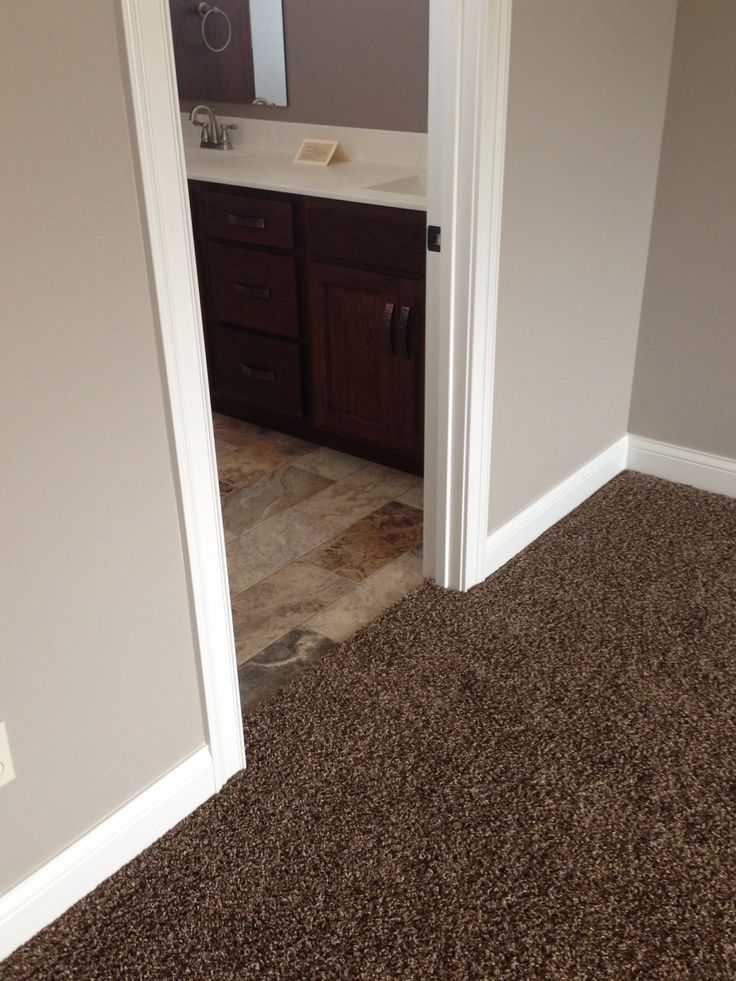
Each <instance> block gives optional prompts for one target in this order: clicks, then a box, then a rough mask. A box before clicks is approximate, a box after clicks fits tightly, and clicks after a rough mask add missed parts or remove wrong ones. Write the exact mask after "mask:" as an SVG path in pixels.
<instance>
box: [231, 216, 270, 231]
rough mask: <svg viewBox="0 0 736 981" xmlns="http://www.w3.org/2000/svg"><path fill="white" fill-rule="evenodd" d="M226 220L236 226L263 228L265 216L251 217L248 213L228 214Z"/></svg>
mask: <svg viewBox="0 0 736 981" xmlns="http://www.w3.org/2000/svg"><path fill="white" fill-rule="evenodd" d="M227 220H228V221H229V222H230V224H231V225H237V226H238V228H265V227H266V219H265V218H251V217H249V216H248V215H228V216H227Z"/></svg>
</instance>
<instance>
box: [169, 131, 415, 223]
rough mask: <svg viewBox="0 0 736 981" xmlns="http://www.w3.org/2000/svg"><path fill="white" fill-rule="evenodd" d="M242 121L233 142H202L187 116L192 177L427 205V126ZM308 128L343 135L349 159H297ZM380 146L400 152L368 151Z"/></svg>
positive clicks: (377, 201)
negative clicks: (400, 128) (397, 129)
mask: <svg viewBox="0 0 736 981" xmlns="http://www.w3.org/2000/svg"><path fill="white" fill-rule="evenodd" d="M223 118H228V117H223ZM238 123H239V127H238V130H237V131H234V133H233V142H234V144H235V145H234V148H233V149H232V150H202V149H200V147H199V146H197V145H196V144H195V145H192V141H193V139H194V133H193V132H192V129H193V127H191V124H189V123H188V121H187V120H186V118H183V119H182V129H183V134H184V144H185V145H184V158H185V162H186V169H187V177H189V178H190V179H191V180H200V181H210V182H212V183H215V184H234V185H237V186H240V187H253V188H258V189H261V190H266V191H282V192H285V193H287V194H305V195H307V196H309V197H320V198H333V199H335V200H341V201H357V202H361V203H364V204H377V205H384V206H386V207H392V208H408V209H410V210H412V211H426V208H427V196H426V184H425V176H424V167H423V166H422V165H421V164H422V163H424V160H423V159H422V157H423V151H424V153H425V154H426V137H424V135H423V134H421V135H419V134H396V133H386V132H383V131H365V130H364V131H361V130H338V129H337V128H328V127H321V126H320V127H316V126H309V127H307V126H299V128H297V125H296V124H291V125H290V124H270V126H269V124H266V123H258V124H254V123H253V122H252V121H249V120H238ZM303 135H314V136H316V137H320V138H327V139H330V138H333V139H339V140H340V145H341V148H342V149H343V155H344V156H345V157H349V159H341V160H338V161H336V162H334V163H330V164H329V165H328V166H327V167H320V166H315V165H313V164H296V163H294V157H295V155H296V152H297V150H298V149H299V145H300V140H301V138H302V136H303ZM379 154H380V156H381V157H386V158H390V157H393V158H394V159H376V160H373V159H366V157H367V156H370V157H373V156H378V155H379ZM425 159H426V158H425ZM420 161H421V163H420ZM392 184H393V185H394V186H393V187H392V186H391V185H392ZM376 185H378V186H376ZM385 185H389V186H388V187H386V186H385Z"/></svg>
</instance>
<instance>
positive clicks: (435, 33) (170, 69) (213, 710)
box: [121, 0, 511, 786]
mask: <svg viewBox="0 0 736 981" xmlns="http://www.w3.org/2000/svg"><path fill="white" fill-rule="evenodd" d="M121 9H122V16H123V22H124V29H125V38H126V46H127V61H128V65H129V69H130V81H131V98H132V106H133V116H134V120H135V125H136V131H137V136H138V146H139V158H140V169H141V187H142V192H143V198H144V213H145V215H146V218H147V225H148V227H147V230H146V231H147V238H148V242H149V247H150V251H151V264H152V269H153V275H154V280H155V292H156V299H157V306H158V311H159V316H160V322H161V335H162V348H163V355H164V364H165V371H166V376H167V380H168V386H169V396H170V405H171V418H172V430H173V437H174V444H175V451H176V456H177V462H178V466H179V474H180V482H181V498H182V515H183V526H184V536H185V540H186V543H187V550H188V557H189V565H190V579H191V588H192V598H193V607H194V611H195V618H196V624H197V632H198V636H199V644H200V659H201V664H202V679H203V690H204V697H205V703H206V711H207V718H208V725H209V732H210V747H211V751H212V755H213V760H214V764H215V778H216V783H217V784H218V786H221V785H222V783H224V781H225V780H226V779H227V778H228V777H229V776H231V775H232V774H233V773H235V772H236V771H237V770H238V769H240V768H242V766H243V764H244V755H243V746H242V731H241V730H242V723H241V714H240V704H239V699H238V686H237V672H236V661H235V653H234V645H233V634H232V619H231V613H230V605H229V596H228V590H227V577H226V571H225V570H226V566H225V550H224V541H223V537H222V532H221V526H220V514H219V500H218V487H217V472H216V467H215V460H214V456H213V453H212V446H213V435H212V423H211V417H210V413H209V393H208V385H207V374H206V365H205V359H204V351H203V348H202V340H201V338H202V325H201V320H200V314H199V307H198V295H197V288H196V267H195V262H194V255H193V251H192V245H191V237H190V232H189V214H188V207H187V196H186V174H185V170H184V166H183V158H182V152H181V146H180V125H179V115H178V106H177V101H176V82H175V75H174V66H173V52H172V46H171V33H170V24H169V16H168V2H167V0H157V2H155V3H151V2H150V0H122V8H121ZM510 19H511V0H469V2H465V3H461V2H460V0H453V2H451V3H447V2H446V0H431V2H430V61H431V66H432V67H431V70H430V114H429V151H430V152H429V169H428V210H429V221H430V223H431V224H433V225H436V226H438V227H440V228H441V230H442V231H441V243H442V244H441V249H442V251H441V252H432V253H430V255H429V257H428V318H427V367H426V408H427V411H426V437H425V495H424V496H425V508H426V515H427V520H426V525H425V558H424V571H425V574H426V575H428V576H430V577H432V578H434V579H436V580H437V581H438V582H439V583H440V584H442V585H446V586H451V587H455V588H463V589H464V588H468V587H469V586H470V585H472V584H473V583H474V582H477V581H479V580H480V579H481V578H483V559H484V551H485V543H486V538H487V514H488V507H487V504H488V484H489V468H490V409H491V405H492V398H491V395H492V380H493V341H494V336H495V315H496V313H495V311H496V289H497V274H498V242H499V238H500V214H501V190H502V179H503V135H504V132H505V108H506V86H507V75H508V50H509V38H510ZM448 134H449V135H448Z"/></svg>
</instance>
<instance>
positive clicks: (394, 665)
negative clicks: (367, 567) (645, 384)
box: [0, 473, 736, 981]
mask: <svg viewBox="0 0 736 981" xmlns="http://www.w3.org/2000/svg"><path fill="white" fill-rule="evenodd" d="M735 623H736V502H734V501H730V500H728V499H726V498H722V497H717V496H715V495H709V494H704V493H701V492H699V491H695V490H693V489H691V488H686V487H678V486H674V485H671V484H667V483H665V482H663V481H658V480H655V479H653V478H648V477H643V476H640V475H635V474H630V473H626V474H622V475H621V476H619V477H617V478H616V479H615V480H613V481H612V482H611V483H610V484H608V485H607V486H606V487H605V488H604V489H603V490H602V491H600V492H599V493H598V494H596V495H595V497H593V498H592V499H591V500H590V501H588V502H587V503H586V504H584V505H583V506H582V507H581V508H579V509H578V510H577V511H575V512H574V513H573V514H572V515H570V516H569V517H568V518H567V519H565V520H564V521H562V522H561V523H560V524H559V525H557V526H556V527H555V528H553V529H552V530H551V531H550V532H548V533H547V534H546V535H544V536H543V537H542V538H541V539H539V540H538V541H537V542H535V543H534V544H533V545H532V546H530V547H529V548H528V549H526V551H525V552H524V553H523V554H522V555H520V556H518V557H517V558H516V559H514V560H513V561H512V562H510V563H509V564H508V565H507V566H505V567H504V568H503V569H502V570H500V571H499V572H498V573H496V575H494V576H493V577H491V578H490V579H489V580H488V581H486V582H485V583H483V584H482V585H481V586H478V587H476V588H475V589H473V590H471V591H470V592H469V593H467V594H464V595H463V594H459V593H453V592H447V591H444V590H442V589H439V588H437V587H435V586H432V585H425V586H423V587H421V588H420V589H419V590H418V591H417V592H415V593H413V594H412V595H411V596H409V597H408V598H407V599H406V600H404V601H403V602H401V603H400V604H399V605H398V606H396V607H394V608H393V609H392V610H390V611H389V612H388V613H387V614H385V615H384V616H382V617H381V618H380V619H379V620H377V621H376V622H375V623H373V624H372V625H371V626H370V627H368V628H367V629H366V630H364V631H363V632H362V633H360V634H359V635H358V636H357V637H356V638H355V639H354V640H353V641H352V642H350V643H348V644H345V645H343V646H342V647H338V648H336V649H335V650H334V651H333V652H332V653H330V654H328V655H327V656H326V657H325V659H324V660H323V661H321V662H320V663H319V664H318V665H316V666H315V667H314V668H312V669H310V670H308V671H306V672H305V673H304V674H303V675H301V676H300V677H299V678H297V679H296V680H295V681H294V682H292V683H291V684H290V685H288V686H287V687H286V688H285V689H283V690H282V691H281V692H279V693H278V694H277V695H276V696H274V697H273V699H272V700H270V701H269V702H267V703H265V704H264V705H262V706H261V707H260V708H259V709H258V710H256V712H255V713H254V715H253V716H252V717H251V718H250V719H249V720H248V724H247V731H246V737H247V748H248V763H249V765H248V770H247V771H246V772H245V773H243V774H241V775H239V776H238V777H236V778H235V779H233V780H232V781H230V783H229V784H228V785H227V786H226V787H225V789H224V790H223V791H222V792H221V793H220V794H218V795H217V797H215V798H214V799H212V800H211V801H210V802H208V803H207V804H206V805H204V806H203V807H201V808H200V809H199V810H198V811H197V812H196V813H195V814H193V815H192V816H191V817H189V818H188V819H187V820H185V821H184V822H182V823H181V824H180V825H179V826H178V827H177V828H176V829H174V831H172V832H171V833H169V834H168V835H167V836H166V837H165V838H164V839H162V840H161V841H160V842H158V843H157V844H156V845H155V846H154V847H152V848H150V849H149V850H148V851H147V852H146V853H145V854H144V855H142V856H140V857H139V858H138V859H136V860H135V861H133V862H132V863H131V864H130V865H128V866H127V867H126V868H125V869H123V870H122V871H121V872H119V873H118V874H117V875H115V876H113V877H112V878H111V879H110V880H108V881H107V882H106V883H104V884H103V886H101V887H100V888H99V889H97V890H96V891H95V892H93V893H92V894H91V895H90V896H89V897H87V898H86V899H84V900H83V901H82V902H80V903H79V904H78V905H77V906H76V907H75V908H74V909H72V910H71V911H70V912H69V913H67V914H66V915H65V916H63V917H62V918H61V919H60V920H58V921H57V922H56V923H55V924H53V925H52V926H51V927H49V928H48V929H47V930H45V931H44V932H43V933H41V934H40V935H39V936H38V937H36V938H35V939H34V940H33V941H31V942H30V943H29V944H27V945H26V946H25V947H23V948H22V949H21V950H20V951H18V952H17V954H16V955H14V956H13V957H12V958H11V959H10V960H9V961H6V962H5V964H3V965H0V976H2V977H3V978H12V979H20V978H43V979H46V978H48V979H54V981H61V979H67V978H73V979H75V981H79V979H88V978H104V979H121V978H167V979H181V978H215V979H219V978H259V979H260V978H264V979H265V978H273V979H276V978H278V979H328V978H345V979H371V981H380V979H435V978H437V979H445V978H478V979H485V978H514V979H527V978H559V979H566V981H567V979H577V978H586V979H587V978H590V979H596V981H597V979H607V978H610V979H622V978H633V977H636V978H667V979H668V981H674V979H678V978H704V979H705V978H707V979H714V978H724V979H726V978H729V979H732V978H734V977H736V641H735V631H734V626H735Z"/></svg>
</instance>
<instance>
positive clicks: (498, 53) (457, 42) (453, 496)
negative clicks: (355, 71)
mask: <svg viewBox="0 0 736 981" xmlns="http://www.w3.org/2000/svg"><path fill="white" fill-rule="evenodd" d="M511 8H512V0H430V23H429V34H430V45H429V50H430V71H429V139H428V167H427V189H428V194H427V202H428V209H427V210H428V222H429V223H430V224H432V225H438V226H440V227H441V229H442V251H441V252H440V253H434V252H430V253H429V255H428V262H427V384H426V390H427V399H426V424H425V430H426V433H427V438H426V445H425V498H426V511H427V517H428V520H427V522H426V524H425V545H424V554H425V573H426V574H427V575H428V576H431V577H432V578H434V579H436V581H437V582H438V583H440V584H441V585H443V586H451V587H454V588H456V589H467V588H469V587H470V586H472V585H474V583H476V582H480V580H481V579H483V578H484V575H485V568H484V562H485V554H484V544H485V535H486V528H487V522H488V494H489V485H490V467H491V463H490V459H491V416H492V408H493V371H494V351H495V336H496V314H497V298H498V278H499V262H500V241H501V212H502V203H503V165H504V152H505V139H506V105H507V97H508V75H509V61H510V46H511Z"/></svg>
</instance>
